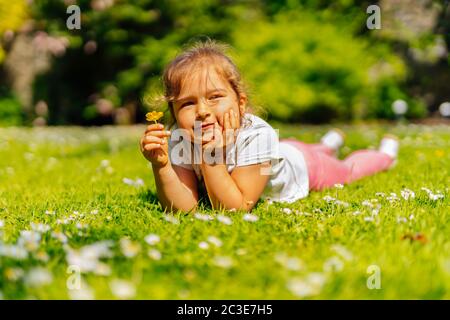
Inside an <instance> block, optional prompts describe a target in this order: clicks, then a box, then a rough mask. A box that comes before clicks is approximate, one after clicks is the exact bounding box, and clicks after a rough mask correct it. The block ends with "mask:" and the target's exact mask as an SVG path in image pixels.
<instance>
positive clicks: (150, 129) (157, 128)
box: [145, 123, 164, 132]
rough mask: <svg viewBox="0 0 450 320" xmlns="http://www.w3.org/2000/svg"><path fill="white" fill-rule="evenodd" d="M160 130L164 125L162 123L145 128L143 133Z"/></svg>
mask: <svg viewBox="0 0 450 320" xmlns="http://www.w3.org/2000/svg"><path fill="white" fill-rule="evenodd" d="M162 129H164V125H163V124H162V123H152V124H150V125H148V126H147V129H146V130H145V132H147V131H153V130H162Z"/></svg>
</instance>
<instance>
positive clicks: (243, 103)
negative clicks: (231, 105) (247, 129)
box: [239, 94, 247, 117]
mask: <svg viewBox="0 0 450 320" xmlns="http://www.w3.org/2000/svg"><path fill="white" fill-rule="evenodd" d="M246 106H247V96H246V95H245V94H241V96H240V98H239V113H240V114H241V117H242V116H243V115H244V113H245V107H246Z"/></svg>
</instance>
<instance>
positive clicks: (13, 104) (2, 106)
mask: <svg viewBox="0 0 450 320" xmlns="http://www.w3.org/2000/svg"><path fill="white" fill-rule="evenodd" d="M22 122H23V112H22V106H21V104H20V102H19V101H18V100H17V99H16V98H15V97H14V96H12V95H11V94H10V93H9V92H8V90H7V89H6V88H4V87H0V126H18V125H20V124H22Z"/></svg>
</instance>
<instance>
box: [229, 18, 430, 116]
mask: <svg viewBox="0 0 450 320" xmlns="http://www.w3.org/2000/svg"><path fill="white" fill-rule="evenodd" d="M352 28H353V25H347V24H346V23H345V21H338V20H335V21H329V20H328V19H327V18H325V17H324V15H322V14H320V13H318V12H310V11H288V12H282V13H278V14H277V15H276V16H275V17H274V19H273V21H257V22H252V23H251V24H247V25H244V26H240V27H239V28H236V29H235V32H234V33H233V43H234V44H235V46H236V48H238V49H237V50H236V51H237V54H236V59H237V60H238V61H239V62H240V64H241V65H242V68H243V70H244V72H243V74H244V76H246V78H247V79H248V80H249V81H250V82H251V83H253V84H254V86H255V91H256V92H257V93H258V98H259V99H258V100H259V101H257V103H260V104H263V105H266V108H267V109H268V110H270V115H271V116H272V117H274V118H276V119H289V120H291V121H299V120H303V121H309V122H323V121H329V120H332V119H336V118H337V119H343V120H348V119H354V118H367V117H390V116H391V114H390V113H389V111H390V110H391V104H392V101H394V100H396V99H399V98H405V99H406V95H405V94H404V93H403V92H402V90H401V89H400V88H399V85H398V83H401V82H402V81H403V80H404V79H405V77H406V66H405V65H404V64H403V62H402V60H401V59H400V58H399V57H397V56H395V55H394V54H393V53H392V52H390V50H389V48H388V47H387V45H383V44H374V43H371V42H369V41H368V40H367V39H362V38H358V37H356V36H354V35H353V34H352V33H353V32H352V31H353V30H352ZM286 30H289V32H286ZM250 32H251V34H252V35H253V36H252V37H251V38H249V37H248V34H249V33H250ZM411 102H412V105H413V106H414V107H413V108H410V115H412V116H417V115H420V112H421V110H424V107H423V106H422V105H420V104H417V103H414V102H413V101H411Z"/></svg>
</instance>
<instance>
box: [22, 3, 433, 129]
mask: <svg viewBox="0 0 450 320" xmlns="http://www.w3.org/2000/svg"><path fill="white" fill-rule="evenodd" d="M66 2H67V1H66ZM69 2H70V1H69ZM69 2H67V3H69ZM76 4H77V5H79V6H80V8H81V13H82V16H81V29H80V30H68V29H67V27H66V19H67V18H68V16H69V15H68V14H67V13H66V8H67V4H66V3H65V2H64V1H56V0H36V1H33V2H32V4H31V6H30V14H31V16H32V17H33V19H34V21H35V27H36V30H42V31H45V32H47V33H48V34H49V35H51V36H53V37H59V38H61V37H64V38H66V39H67V40H68V43H69V46H68V48H67V49H66V51H65V52H64V54H62V55H57V56H55V57H54V59H53V65H52V68H51V69H50V70H49V71H48V72H47V73H45V74H42V75H40V76H39V77H38V78H37V79H36V81H35V84H34V101H35V102H37V101H40V100H43V101H46V102H47V104H48V106H49V111H50V112H49V118H48V120H49V123H50V124H67V123H75V124H103V123H112V122H116V123H120V122H121V121H122V120H120V119H121V116H123V115H124V114H125V116H126V117H125V118H126V119H125V120H124V121H122V122H140V121H142V120H143V119H144V113H145V112H146V111H147V110H146V109H147V108H149V106H148V105H146V103H144V102H143V101H145V99H144V97H145V96H146V95H148V94H149V93H150V94H151V93H153V92H155V91H157V90H159V89H160V88H161V84H160V77H161V73H162V70H163V68H164V66H165V64H166V63H168V62H169V61H170V59H172V58H173V57H174V56H175V55H176V54H177V53H178V52H180V50H182V48H183V47H184V46H186V45H189V43H192V42H194V41H196V40H202V39H205V38H206V37H210V38H213V39H217V40H220V41H223V42H226V43H229V44H231V45H232V46H233V48H234V50H233V52H232V56H233V57H234V59H235V60H236V61H237V63H238V66H239V67H240V68H241V70H242V74H243V78H244V80H247V82H248V84H249V87H250V88H251V92H250V94H251V96H250V97H251V98H253V101H254V103H255V104H258V105H262V106H263V107H265V108H266V109H267V110H268V111H269V112H268V114H269V116H270V117H271V118H274V119H277V120H283V121H286V120H289V121H299V120H300V121H309V122H324V121H330V120H334V119H340V120H348V119H363V118H373V117H382V118H393V117H394V114H393V112H392V110H391V109H392V108H391V105H392V102H393V101H394V100H396V99H403V100H405V101H407V102H408V104H409V110H408V114H407V116H408V117H421V116H424V115H425V114H426V108H425V105H424V104H423V103H422V102H421V101H419V100H417V99H415V98H412V97H411V96H409V94H408V93H407V90H405V83H406V81H407V79H408V72H409V69H408V67H407V65H405V63H404V61H403V60H402V59H401V58H400V57H399V56H398V55H396V54H395V53H394V49H393V46H392V44H391V43H389V42H383V41H382V40H380V39H376V38H374V37H373V36H372V35H371V33H370V32H369V31H368V30H367V28H366V27H365V21H366V18H367V14H366V12H365V9H366V8H367V6H368V5H369V4H373V1H363V0H337V1H333V2H330V1H324V0H280V1H270V0H248V1H225V0H190V1H176V0H164V1H163V0H135V1H131V0H116V1H110V0H79V1H77V2H76Z"/></svg>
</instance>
